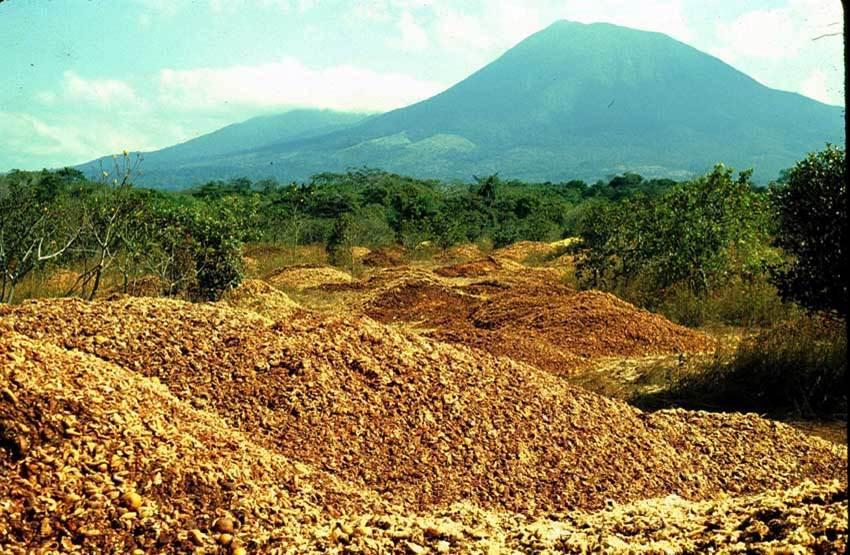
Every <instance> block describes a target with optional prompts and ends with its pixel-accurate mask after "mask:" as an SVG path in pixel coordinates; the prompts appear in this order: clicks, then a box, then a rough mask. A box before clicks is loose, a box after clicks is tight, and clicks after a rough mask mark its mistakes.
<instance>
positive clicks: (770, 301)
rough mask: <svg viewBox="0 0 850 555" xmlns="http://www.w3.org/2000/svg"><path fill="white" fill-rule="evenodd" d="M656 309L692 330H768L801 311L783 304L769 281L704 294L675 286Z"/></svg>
mask: <svg viewBox="0 0 850 555" xmlns="http://www.w3.org/2000/svg"><path fill="white" fill-rule="evenodd" d="M641 304H645V303H641ZM653 308H654V309H655V310H656V311H657V312H660V313H661V314H663V315H664V316H666V317H667V318H669V319H670V320H672V321H674V322H676V323H678V324H682V325H685V326H691V327H698V326H704V325H706V324H718V323H719V324H727V325H732V326H743V327H748V328H753V327H755V328H765V327H769V326H771V325H773V324H775V323H777V322H782V321H785V320H788V319H789V318H794V317H796V316H797V315H798V313H799V312H800V311H799V309H798V307H796V306H795V305H793V304H791V303H786V302H783V301H782V299H781V298H780V297H779V292H778V291H777V290H776V287H774V286H773V285H771V284H770V283H767V281H766V280H757V281H752V282H750V281H744V280H733V281H731V282H730V283H728V284H726V285H724V286H723V287H720V288H717V289H716V290H714V291H712V292H710V293H708V294H704V295H697V294H695V293H694V292H693V291H691V290H690V289H689V288H687V287H671V288H670V289H669V290H668V291H666V292H665V294H664V296H663V298H662V299H661V300H660V302H658V303H657V306H655V307H653Z"/></svg>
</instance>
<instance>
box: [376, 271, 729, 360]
mask: <svg viewBox="0 0 850 555" xmlns="http://www.w3.org/2000/svg"><path fill="white" fill-rule="evenodd" d="M467 267H468V265H464V264H459V265H456V266H453V267H450V268H451V270H452V273H456V272H455V270H457V269H459V268H467ZM376 277H377V276H376ZM361 310H362V311H363V312H364V313H365V314H367V315H368V316H370V317H372V318H375V319H376V320H378V321H381V322H385V323H386V322H399V321H404V322H411V323H415V324H417V325H419V326H420V327H422V328H423V329H424V330H425V331H426V333H427V334H428V336H429V337H433V338H435V339H439V340H440V341H445V342H448V343H455V344H459V345H465V346H469V347H475V348H478V349H483V350H485V351H488V352H490V353H493V354H497V355H504V356H509V357H512V358H514V359H516V360H519V361H523V362H529V363H532V364H534V365H536V366H538V367H540V368H543V369H545V370H548V371H550V372H553V373H556V374H562V375H564V374H569V373H571V372H574V371H576V370H578V369H580V368H582V367H583V366H585V365H587V364H589V363H591V362H592V361H594V360H597V359H600V358H606V357H640V356H649V355H660V354H674V353H694V352H704V351H708V350H710V349H711V348H712V347H713V346H714V343H713V340H712V339H711V338H710V337H709V336H707V335H706V334H704V333H701V332H697V331H694V330H690V329H688V328H686V327H683V326H679V325H677V324H674V323H672V322H670V321H669V320H667V319H666V318H664V317H663V316H660V315H657V314H653V313H651V312H648V311H646V310H641V309H639V308H637V307H635V306H634V305H632V304H630V303H628V302H625V301H623V300H620V299H618V298H617V297H615V296H613V295H611V294H608V293H602V292H598V291H582V292H577V291H575V290H574V289H571V288H569V287H566V286H564V285H560V284H558V283H557V282H552V281H551V280H544V279H540V280H535V279H522V278H517V279H514V280H511V279H507V280H506V279H502V278H499V279H490V280H486V281H479V282H472V283H469V284H467V285H455V284H453V283H451V281H450V280H449V279H448V278H445V277H443V276H434V275H433V274H428V273H427V272H424V271H419V272H418V273H415V274H414V273H411V272H399V273H398V274H397V278H396V279H394V280H387V281H385V282H383V283H381V284H375V286H374V287H373V290H372V293H371V295H370V296H369V297H368V298H367V299H366V300H365V302H363V303H362V306H361Z"/></svg>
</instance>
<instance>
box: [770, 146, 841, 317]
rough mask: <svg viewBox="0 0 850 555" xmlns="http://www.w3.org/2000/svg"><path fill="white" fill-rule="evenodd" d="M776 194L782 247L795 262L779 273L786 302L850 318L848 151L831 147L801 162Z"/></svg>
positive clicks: (778, 283)
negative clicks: (849, 288)
mask: <svg viewBox="0 0 850 555" xmlns="http://www.w3.org/2000/svg"><path fill="white" fill-rule="evenodd" d="M786 181H787V185H786V186H784V187H780V188H777V189H775V190H774V201H775V203H776V206H777V209H778V213H779V233H778V234H777V237H776V243H777V244H778V245H779V246H780V247H781V248H783V249H784V250H785V251H786V252H788V253H789V254H791V255H792V256H793V261H792V262H791V263H790V264H789V265H787V266H785V267H782V268H780V269H778V270H777V271H776V273H775V281H776V284H777V286H778V287H779V290H780V292H781V293H782V295H783V297H785V298H787V299H790V300H794V301H796V302H798V303H800V304H801V305H803V306H805V307H807V308H809V309H813V310H826V311H836V312H838V313H839V314H841V315H842V316H845V317H846V316H847V275H846V273H845V267H846V252H845V251H844V241H843V233H844V229H845V226H846V224H847V175H846V167H845V151H844V150H842V149H839V148H837V147H835V146H832V145H827V146H826V148H825V149H824V150H822V151H820V152H816V153H811V154H809V155H808V156H806V158H805V159H803V160H801V161H800V162H798V163H797V164H796V165H795V166H794V167H793V168H792V169H791V170H790V171H789V172H788V173H787V174H786Z"/></svg>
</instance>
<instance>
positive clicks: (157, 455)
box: [0, 324, 384, 554]
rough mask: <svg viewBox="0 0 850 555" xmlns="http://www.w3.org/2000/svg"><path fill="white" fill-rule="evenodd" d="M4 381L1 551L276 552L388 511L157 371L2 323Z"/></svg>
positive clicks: (0, 378) (0, 395)
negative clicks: (261, 439) (310, 531)
mask: <svg viewBox="0 0 850 555" xmlns="http://www.w3.org/2000/svg"><path fill="white" fill-rule="evenodd" d="M0 383H2V384H3V385H2V389H0V500H2V502H0V552H3V553H34V552H39V553H48V552H51V553H55V552H79V553H153V552H157V553H161V552H182V553H186V552H192V551H193V550H195V549H197V548H205V549H207V551H206V552H213V551H214V550H216V549H217V546H220V547H222V548H225V549H228V550H229V551H230V552H231V553H234V554H235V553H245V552H246V551H245V550H246V549H250V550H251V551H255V550H256V549H257V547H258V546H263V547H264V550H266V551H268V550H269V549H274V548H275V547H277V546H281V547H285V546H288V545H290V544H291V543H293V542H294V541H295V540H294V538H295V537H297V536H298V534H299V532H298V531H299V529H303V528H311V527H313V526H315V524H316V522H321V521H322V519H327V518H330V517H329V515H333V514H339V513H341V512H346V513H350V512H352V511H354V510H369V509H371V510H377V511H379V510H382V507H383V506H384V505H383V503H382V502H381V500H380V499H379V498H378V497H377V496H376V495H374V494H373V493H370V492H366V491H364V490H355V489H353V488H351V487H349V486H347V485H346V484H344V483H343V482H341V481H339V480H338V479H336V478H335V477H333V476H330V475H328V474H326V473H323V472H321V471H318V470H316V469H315V468H311V467H310V466H308V465H306V464H304V463H302V462H299V461H293V460H291V459H287V458H286V457H283V456H281V455H280V454H278V453H275V452H272V451H269V450H268V449H265V448H262V447H260V446H258V445H256V444H254V443H253V442H252V441H251V438H250V435H247V434H243V433H241V432H239V431H236V430H233V429H231V428H229V427H227V426H226V425H225V424H224V423H223V422H222V421H221V419H220V418H219V417H218V416H217V415H215V414H214V413H207V412H204V411H199V410H195V409H193V408H192V407H191V406H190V405H189V404H188V403H186V402H184V401H182V400H179V399H177V398H176V397H175V395H174V394H173V393H172V392H171V391H169V389H168V388H167V387H165V386H164V385H162V384H160V383H159V382H158V381H156V380H151V379H148V378H145V377H144V376H143V375H142V374H140V373H137V372H134V371H130V370H127V369H125V368H121V367H119V366H116V365H114V364H110V363H106V362H103V361H102V360H99V359H98V358H95V357H93V356H90V355H86V354H82V353H79V352H70V351H67V350H64V349H61V348H59V347H55V346H52V345H48V344H45V343H43V342H40V341H34V340H31V339H29V338H26V337H23V336H21V335H19V334H16V333H13V332H11V331H9V330H8V328H5V327H3V325H2V324H0ZM245 402H246V403H248V402H250V399H246V400H245ZM225 546H226V547H225Z"/></svg>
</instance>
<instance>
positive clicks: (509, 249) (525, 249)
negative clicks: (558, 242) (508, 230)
mask: <svg viewBox="0 0 850 555" xmlns="http://www.w3.org/2000/svg"><path fill="white" fill-rule="evenodd" d="M555 248H556V247H553V246H552V245H551V244H550V243H542V242H539V241H519V242H516V243H513V244H511V245H508V246H506V247H502V248H500V249H496V250H495V251H493V256H496V257H499V258H507V259H508V260H513V261H515V262H523V261H524V260H526V259H528V258H531V257H532V256H545V255H547V254H550V253H553V252H555Z"/></svg>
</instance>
